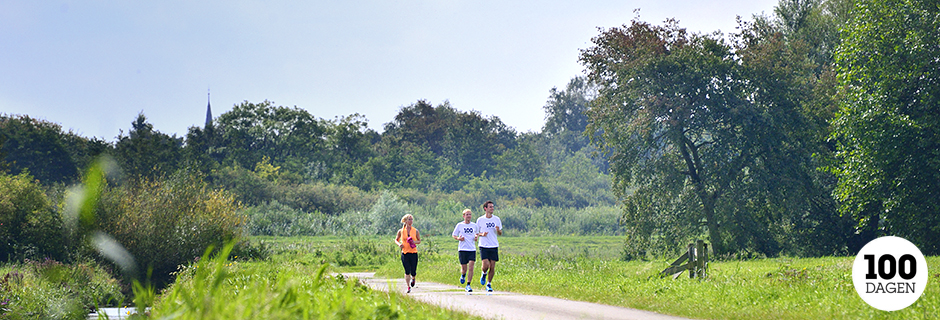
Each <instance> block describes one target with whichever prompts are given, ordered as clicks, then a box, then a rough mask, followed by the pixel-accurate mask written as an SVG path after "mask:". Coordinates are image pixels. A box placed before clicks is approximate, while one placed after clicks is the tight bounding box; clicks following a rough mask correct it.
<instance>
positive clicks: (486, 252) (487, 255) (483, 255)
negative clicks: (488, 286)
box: [480, 247, 499, 261]
mask: <svg viewBox="0 0 940 320" xmlns="http://www.w3.org/2000/svg"><path fill="white" fill-rule="evenodd" d="M480 259H481V260H490V261H499V248H498V247H497V248H484V247H480Z"/></svg>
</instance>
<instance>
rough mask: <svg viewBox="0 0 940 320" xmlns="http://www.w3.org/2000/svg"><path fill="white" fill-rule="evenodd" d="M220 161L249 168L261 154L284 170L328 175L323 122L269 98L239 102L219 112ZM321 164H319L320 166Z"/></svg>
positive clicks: (313, 176)
mask: <svg viewBox="0 0 940 320" xmlns="http://www.w3.org/2000/svg"><path fill="white" fill-rule="evenodd" d="M214 130H216V131H217V134H218V135H219V136H218V139H219V140H218V146H217V148H219V149H218V150H219V152H220V153H221V156H222V158H223V160H222V163H223V164H226V165H228V164H235V165H239V166H242V167H245V168H250V167H251V166H254V164H256V163H259V162H261V161H262V158H263V157H268V158H270V159H271V162H272V163H275V164H278V165H280V166H284V169H285V170H286V171H290V172H295V173H302V174H303V175H305V176H309V177H312V178H316V179H319V178H323V177H326V178H328V177H329V176H330V174H329V172H325V171H323V170H322V169H323V168H328V167H329V165H330V163H328V162H327V161H329V158H328V157H326V156H325V154H323V153H322V152H323V151H325V148H326V146H325V141H324V140H325V138H326V135H327V123H326V121H325V120H323V119H318V118H315V117H314V116H313V115H311V114H310V113H309V112H307V111H306V110H303V109H300V108H297V107H293V108H288V107H281V106H275V105H274V103H273V102H270V101H264V102H261V103H250V102H247V101H245V102H243V103H241V104H238V105H236V106H235V107H234V108H232V110H231V111H229V112H226V113H224V114H222V115H221V116H219V118H218V120H217V121H216V126H215V129H214ZM321 166H322V167H321Z"/></svg>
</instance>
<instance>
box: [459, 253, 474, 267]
mask: <svg viewBox="0 0 940 320" xmlns="http://www.w3.org/2000/svg"><path fill="white" fill-rule="evenodd" d="M457 258H458V259H460V264H467V263H469V262H470V261H477V252H476V251H457Z"/></svg>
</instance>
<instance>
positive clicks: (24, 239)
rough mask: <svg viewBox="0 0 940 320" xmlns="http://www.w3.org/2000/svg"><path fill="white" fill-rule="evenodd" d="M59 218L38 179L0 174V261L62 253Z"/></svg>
mask: <svg viewBox="0 0 940 320" xmlns="http://www.w3.org/2000/svg"><path fill="white" fill-rule="evenodd" d="M64 240H65V238H64V228H63V224H62V218H61V217H60V216H59V215H58V213H57V212H56V211H55V210H54V209H53V207H52V204H51V203H50V202H49V199H48V198H47V197H46V194H45V193H44V192H43V191H42V187H41V186H40V184H39V181H36V180H33V179H32V177H30V176H29V175H27V174H25V173H23V174H19V175H15V176H11V175H8V174H4V173H0V261H8V260H11V259H13V260H22V259H23V258H34V259H36V258H42V257H50V258H53V259H60V260H61V259H62V258H64V256H65V252H66V250H65V241H64Z"/></svg>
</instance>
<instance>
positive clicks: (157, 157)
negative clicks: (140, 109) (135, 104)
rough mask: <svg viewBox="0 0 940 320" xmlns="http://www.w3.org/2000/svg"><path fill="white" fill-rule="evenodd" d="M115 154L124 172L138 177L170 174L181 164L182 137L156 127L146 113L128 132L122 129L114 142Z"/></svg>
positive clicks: (132, 124)
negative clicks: (167, 133) (149, 121)
mask: <svg viewBox="0 0 940 320" xmlns="http://www.w3.org/2000/svg"><path fill="white" fill-rule="evenodd" d="M114 157H115V160H116V161H117V162H118V164H119V165H120V166H121V169H123V170H124V173H125V174H127V175H129V176H131V177H134V178H137V177H140V178H154V177H158V176H162V175H168V174H171V173H173V172H175V171H176V170H177V169H178V168H180V165H181V162H182V159H183V139H182V138H177V137H176V135H173V136H168V135H166V134H164V133H161V132H159V131H157V130H154V129H153V124H150V123H148V122H147V117H146V116H144V114H143V113H141V114H138V115H137V119H136V120H134V122H133V123H131V129H130V131H129V132H128V135H127V136H125V135H124V134H123V132H122V133H121V134H120V135H119V136H118V141H117V143H115V146H114Z"/></svg>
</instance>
